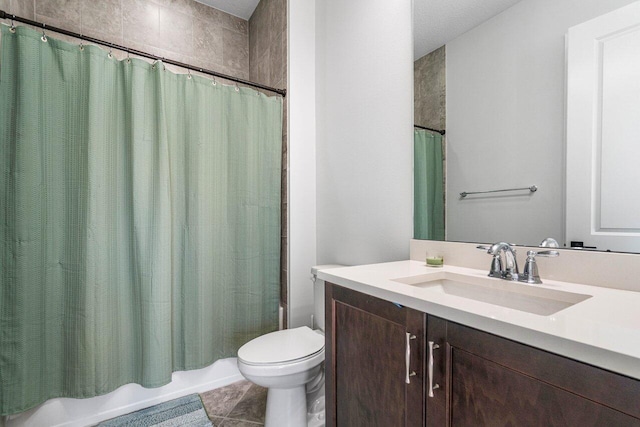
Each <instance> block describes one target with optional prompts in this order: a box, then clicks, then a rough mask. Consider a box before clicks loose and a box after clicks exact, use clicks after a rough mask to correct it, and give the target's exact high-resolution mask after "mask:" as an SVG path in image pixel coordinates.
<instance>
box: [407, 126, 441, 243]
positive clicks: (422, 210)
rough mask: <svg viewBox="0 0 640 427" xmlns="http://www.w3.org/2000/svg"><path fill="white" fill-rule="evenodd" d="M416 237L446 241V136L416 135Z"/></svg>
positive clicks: (414, 151) (414, 182)
mask: <svg viewBox="0 0 640 427" xmlns="http://www.w3.org/2000/svg"><path fill="white" fill-rule="evenodd" d="M413 162H414V163H413V191H414V197H413V238H414V239H428V240H444V237H445V235H444V182H443V174H442V135H440V134H434V133H431V132H429V131H426V130H422V129H415V130H414V133H413Z"/></svg>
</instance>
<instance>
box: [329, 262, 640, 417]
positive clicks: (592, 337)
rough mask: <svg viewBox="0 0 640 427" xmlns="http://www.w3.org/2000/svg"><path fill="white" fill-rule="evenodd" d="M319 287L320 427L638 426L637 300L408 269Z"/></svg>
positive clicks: (345, 277) (572, 287) (348, 274)
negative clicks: (322, 300)
mask: <svg viewBox="0 0 640 427" xmlns="http://www.w3.org/2000/svg"><path fill="white" fill-rule="evenodd" d="M319 277H320V278H322V279H324V280H326V281H327V282H330V283H327V285H326V304H325V307H326V355H327V358H326V364H327V365H326V372H327V379H326V392H327V423H328V424H327V425H332V426H336V425H337V426H358V425H367V426H371V425H381V426H382V425H384V426H401V425H407V426H422V425H427V426H446V425H562V426H568V425H580V426H584V425H611V426H627V425H640V403H639V402H640V321H639V320H640V317H639V316H638V314H637V309H634V304H636V305H635V307H638V306H640V295H639V294H638V293H636V292H629V291H621V290H615V289H602V288H599V287H594V286H584V285H577V284H571V283H563V282H554V281H548V282H547V283H544V284H542V285H527V284H519V283H508V282H506V281H503V280H500V279H493V278H487V277H486V272H483V271H479V270H473V269H467V268H462V267H452V266H445V267H444V268H442V269H433V268H431V269H430V268H428V267H425V266H424V263H422V262H418V261H401V262H394V263H385V264H374V265H368V266H358V267H350V268H342V269H339V270H338V269H336V270H325V271H323V272H322V273H321V274H320V275H319ZM505 286H506V287H505ZM500 295H504V297H503V298H502V299H501V298H500ZM536 299H539V300H538V301H537V300H536ZM532 301H533V302H532ZM598 306H600V307H601V308H603V309H604V310H605V312H606V315H604V314H603V312H602V310H601V311H600V312H598V309H597V307H598ZM612 306H617V310H611V309H610V308H611V307H612ZM549 307H550V308H549Z"/></svg>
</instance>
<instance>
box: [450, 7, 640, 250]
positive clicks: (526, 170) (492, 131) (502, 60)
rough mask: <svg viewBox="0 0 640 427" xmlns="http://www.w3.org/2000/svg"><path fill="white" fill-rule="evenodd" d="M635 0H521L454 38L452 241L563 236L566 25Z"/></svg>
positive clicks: (528, 240) (532, 239)
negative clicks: (516, 190)
mask: <svg viewBox="0 0 640 427" xmlns="http://www.w3.org/2000/svg"><path fill="white" fill-rule="evenodd" d="M631 2H632V0H606V1H604V0H523V1H521V2H520V3H518V4H516V5H515V6H513V7H511V8H509V9H507V10H506V11H505V12H503V13H501V14H499V15H497V16H496V17H494V18H492V19H490V20H489V21H487V22H485V23H484V24H482V25H480V26H478V27H476V28H474V29H473V30H471V31H469V32H467V33H465V34H463V35H462V36H460V37H458V38H457V39H455V40H453V41H452V42H450V43H448V44H447V46H446V58H447V195H448V199H447V239H448V240H462V241H480V242H482V241H495V240H496V239H497V238H499V239H501V240H504V241H508V242H514V243H527V244H537V243H539V242H540V241H541V240H542V239H543V238H545V237H554V238H556V239H558V241H560V240H561V239H562V238H563V237H564V233H563V224H564V217H563V215H564V210H563V209H564V194H563V191H564V186H565V184H564V135H565V131H564V120H565V118H564V105H565V92H564V86H565V34H566V32H567V29H568V28H569V27H572V26H574V25H576V24H579V23H581V22H584V21H586V20H589V19H591V18H594V17H596V16H599V15H601V14H603V13H606V12H608V11H611V10H614V9H617V8H619V7H622V6H624V5H626V4H629V3H631ZM533 184H535V185H537V186H538V187H539V190H538V191H537V192H536V193H534V194H533V195H531V196H529V195H528V194H527V193H521V194H523V195H522V196H517V197H498V198H490V199H486V198H485V199H483V198H471V197H468V198H467V199H466V200H460V199H459V198H458V197H457V195H458V193H460V192H462V191H474V190H490V189H499V188H509V187H526V186H530V185H533ZM496 236H499V237H496Z"/></svg>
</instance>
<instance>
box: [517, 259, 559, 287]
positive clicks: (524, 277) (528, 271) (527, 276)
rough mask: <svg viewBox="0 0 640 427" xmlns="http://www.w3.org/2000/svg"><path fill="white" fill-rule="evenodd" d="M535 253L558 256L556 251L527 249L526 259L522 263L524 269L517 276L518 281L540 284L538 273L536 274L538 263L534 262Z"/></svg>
mask: <svg viewBox="0 0 640 427" xmlns="http://www.w3.org/2000/svg"><path fill="white" fill-rule="evenodd" d="M536 255H539V256H543V257H557V256H560V252H558V251H540V252H536V251H528V252H527V260H526V261H525V263H524V271H523V272H522V274H521V275H520V277H519V278H518V280H519V281H521V282H525V283H529V284H541V283H542V280H540V275H539V274H538V265H537V264H536Z"/></svg>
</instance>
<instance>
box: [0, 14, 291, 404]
mask: <svg viewBox="0 0 640 427" xmlns="http://www.w3.org/2000/svg"><path fill="white" fill-rule="evenodd" d="M41 35H42V34H41V33H39V32H36V31H33V30H31V29H28V28H25V27H18V28H17V32H16V33H12V32H10V31H9V29H8V27H7V26H4V25H3V26H2V51H1V62H0V245H1V247H0V262H1V263H2V264H1V265H2V271H1V273H0V414H3V415H4V414H12V413H16V412H20V411H23V410H25V409H28V408H30V407H33V406H35V405H37V404H39V403H42V402H43V401H44V400H46V399H48V398H52V397H61V396H66V397H91V396H95V395H100V394H104V393H107V392H110V391H112V390H114V389H116V388H117V387H119V386H121V385H123V384H127V383H138V384H141V385H143V386H145V387H156V386H161V385H163V384H166V383H168V382H170V381H171V373H172V372H173V371H177V370H185V369H194V368H200V367H203V366H206V365H209V364H211V363H212V362H214V361H215V360H217V359H220V358H224V357H228V356H233V355H235V354H236V351H237V349H238V347H239V346H240V345H242V344H243V343H244V342H246V341H248V340H250V339H252V338H254V337H256V336H258V335H260V334H263V333H266V332H269V331H273V330H275V329H277V325H278V305H279V292H280V291H279V278H280V268H279V267H280V174H281V143H282V100H281V98H279V97H267V96H265V95H263V94H260V93H258V92H256V91H254V90H252V89H247V88H239V89H237V88H235V87H234V86H224V85H222V84H220V83H218V84H215V85H214V84H213V82H212V80H209V79H205V78H202V77H196V76H190V75H189V76H187V75H185V74H182V75H176V74H173V73H171V72H169V71H165V70H164V67H163V65H162V64H161V63H157V64H155V65H152V64H149V63H147V62H145V61H142V60H137V59H131V60H123V61H118V60H116V59H114V58H112V57H111V56H110V55H108V53H107V52H106V51H104V50H102V49H99V48H97V47H94V46H84V47H82V46H78V45H73V44H69V43H65V42H61V41H58V40H55V39H54V38H52V37H49V38H48V40H47V41H46V42H44V41H42V40H41Z"/></svg>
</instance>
